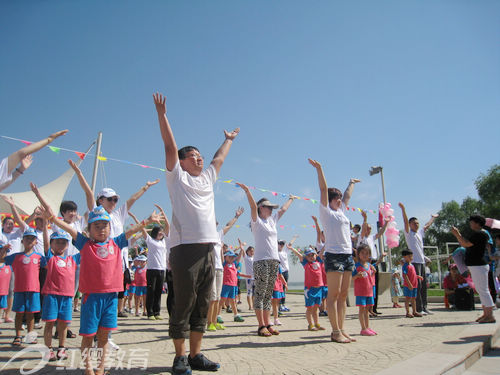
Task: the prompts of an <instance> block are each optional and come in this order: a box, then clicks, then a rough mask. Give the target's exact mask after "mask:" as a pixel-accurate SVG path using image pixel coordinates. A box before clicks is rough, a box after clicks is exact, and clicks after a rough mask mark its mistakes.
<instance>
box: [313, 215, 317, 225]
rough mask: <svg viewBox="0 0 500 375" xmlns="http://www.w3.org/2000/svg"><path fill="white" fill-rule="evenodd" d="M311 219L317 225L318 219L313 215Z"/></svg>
mask: <svg viewBox="0 0 500 375" xmlns="http://www.w3.org/2000/svg"><path fill="white" fill-rule="evenodd" d="M311 217H312V219H313V221H314V222H315V223H317V222H318V218H317V217H316V216H314V215H313V216H311Z"/></svg>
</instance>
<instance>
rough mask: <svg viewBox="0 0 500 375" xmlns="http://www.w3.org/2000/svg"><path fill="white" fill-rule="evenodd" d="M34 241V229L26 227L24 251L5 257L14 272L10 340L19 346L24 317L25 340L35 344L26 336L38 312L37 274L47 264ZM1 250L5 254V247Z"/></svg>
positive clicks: (32, 326)
mask: <svg viewBox="0 0 500 375" xmlns="http://www.w3.org/2000/svg"><path fill="white" fill-rule="evenodd" d="M36 242H37V233H36V231H35V230H34V229H33V228H30V227H28V228H27V229H26V230H25V231H24V233H23V239H22V241H21V243H22V245H23V247H24V251H23V252H22V253H15V254H11V255H9V256H8V257H6V258H5V264H6V265H8V266H12V269H13V271H14V274H15V279H14V303H13V304H12V311H14V312H15V313H16V320H15V329H16V336H15V337H14V341H13V342H12V345H14V346H21V330H22V324H23V319H24V318H26V325H27V328H28V335H27V336H26V338H27V340H26V341H31V343H33V344H36V339H34V340H28V338H29V337H31V336H32V335H33V334H31V335H30V333H31V332H33V329H34V325H35V317H34V313H36V312H40V281H39V278H38V275H39V273H40V268H41V267H45V266H46V265H47V262H46V259H45V257H44V256H43V255H42V254H39V253H37V252H35V245H36ZM1 250H2V251H3V253H4V254H5V252H6V250H5V247H3V248H2V249H1ZM35 334H36V333H35Z"/></svg>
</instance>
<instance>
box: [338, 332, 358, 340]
mask: <svg viewBox="0 0 500 375" xmlns="http://www.w3.org/2000/svg"><path fill="white" fill-rule="evenodd" d="M340 333H342V336H344V337H345V338H346V339H347V340H350V341H352V342H356V341H357V340H356V339H355V338H353V337H351V336H349V334H348V333H345V331H344V330H343V329H341V330H340Z"/></svg>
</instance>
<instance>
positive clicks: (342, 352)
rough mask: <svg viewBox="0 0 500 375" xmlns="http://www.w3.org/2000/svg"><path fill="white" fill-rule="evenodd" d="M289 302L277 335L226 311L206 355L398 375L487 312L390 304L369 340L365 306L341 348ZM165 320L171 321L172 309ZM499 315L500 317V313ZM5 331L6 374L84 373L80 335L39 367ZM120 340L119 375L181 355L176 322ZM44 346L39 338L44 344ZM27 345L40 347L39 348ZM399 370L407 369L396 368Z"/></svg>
mask: <svg viewBox="0 0 500 375" xmlns="http://www.w3.org/2000/svg"><path fill="white" fill-rule="evenodd" d="M287 304H288V306H289V307H290V308H291V312H289V313H286V316H284V317H282V318H281V321H282V323H283V326H281V327H280V330H281V334H280V335H279V336H273V337H269V338H267V337H259V336H257V335H256V330H257V321H256V319H255V317H254V316H253V314H252V313H251V312H250V311H248V309H247V306H246V303H243V304H242V305H239V306H240V307H241V308H242V310H243V312H242V316H243V317H244V318H245V322H243V323H235V322H233V321H232V314H228V313H225V312H223V318H224V319H225V320H226V324H225V325H226V327H227V328H226V330H224V331H217V332H208V333H206V335H205V338H204V343H203V352H204V353H205V354H206V355H207V356H208V357H209V358H210V359H212V360H215V361H220V363H221V369H220V370H219V372H218V373H219V374H232V375H234V374H287V375H288V374H314V375H318V374H366V373H376V372H378V371H384V370H385V371H384V373H391V372H392V371H391V368H392V367H393V366H396V367H397V365H398V364H400V365H403V366H404V363H405V362H404V361H407V360H411V359H412V358H416V357H418V355H419V354H422V353H429V352H432V348H433V347H434V346H435V345H437V344H440V345H443V343H444V344H445V345H447V346H449V348H450V351H452V352H453V350H454V348H458V347H459V346H460V344H461V342H462V341H461V340H460V339H459V338H461V337H462V336H463V332H466V330H467V329H468V328H469V329H470V327H471V325H472V323H471V322H473V321H474V320H475V318H476V317H477V316H478V314H479V312H478V311H469V312H467V311H465V312H457V311H447V310H445V309H444V307H443V306H442V304H431V305H430V309H432V311H433V312H434V314H433V315H429V316H426V317H423V318H413V319H408V318H405V317H404V309H393V308H392V307H391V306H388V305H382V306H380V307H379V311H381V312H382V313H383V315H381V316H380V317H378V318H375V319H373V320H372V322H371V326H372V328H373V329H374V330H376V331H377V332H378V333H379V335H378V336H375V337H362V336H359V331H360V327H359V322H358V320H357V309H356V307H349V308H348V312H347V319H346V328H347V331H348V332H349V333H350V334H352V335H353V337H355V338H356V339H357V342H355V343H350V344H336V343H332V342H331V341H330V332H331V329H330V328H328V327H329V322H328V318H327V317H321V318H320V322H321V324H322V325H323V326H325V327H326V328H327V330H326V331H318V332H309V331H308V330H307V323H306V320H305V315H304V311H305V308H304V299H303V296H302V295H299V294H296V295H288V296H287ZM163 316H164V317H165V318H166V316H167V314H166V310H165V311H164V312H163ZM497 318H499V320H500V314H499V316H498V317H497ZM78 322H79V314H78V313H75V316H74V323H73V326H72V329H73V331H75V332H77V331H78ZM474 325H475V326H477V325H476V324H474ZM489 329H490V330H493V329H496V325H490V327H489ZM0 330H1V331H2V333H1V335H0V374H2V375H3V374H8V375H10V374H19V373H22V372H21V368H22V366H24V373H28V372H29V370H30V369H34V370H33V371H32V372H30V373H32V374H71V375H72V374H81V373H83V371H82V370H81V369H78V368H79V366H80V352H79V350H78V348H79V345H80V338H76V339H69V340H68V343H67V346H68V347H69V348H70V349H72V352H71V357H70V359H69V360H66V361H64V362H61V363H58V362H54V363H49V364H47V365H45V366H41V368H40V369H36V366H37V364H40V357H41V356H40V354H39V353H38V352H36V351H30V352H21V349H17V348H13V347H11V345H10V342H11V341H12V339H13V335H14V331H13V325H12V324H5V323H2V324H0ZM42 332H43V330H42V329H40V330H38V333H39V335H41V334H42ZM113 339H114V341H115V342H116V343H117V344H119V345H120V350H119V351H118V352H114V353H113V356H112V357H111V362H110V370H111V373H112V374H129V375H135V374H168V373H169V371H170V366H171V364H172V361H173V357H174V351H173V345H172V342H171V340H170V339H169V337H168V319H165V320H163V321H156V322H154V321H153V322H151V321H149V320H146V319H145V318H142V317H141V318H136V317H130V318H124V319H119V330H118V331H117V332H116V333H114V334H113ZM42 341H43V339H42V338H41V337H39V342H40V343H42ZM54 344H56V343H54ZM26 348H28V349H34V346H33V345H28V346H25V350H26ZM438 358H439V355H438ZM443 358H445V357H443ZM424 361H425V358H424ZM41 365H43V363H42V364H41ZM144 366H146V367H147V368H146V369H144V368H143V367H144ZM394 373H400V372H399V371H398V370H397V369H396V368H395V370H394ZM499 373H500V371H499ZM421 374H423V373H421Z"/></svg>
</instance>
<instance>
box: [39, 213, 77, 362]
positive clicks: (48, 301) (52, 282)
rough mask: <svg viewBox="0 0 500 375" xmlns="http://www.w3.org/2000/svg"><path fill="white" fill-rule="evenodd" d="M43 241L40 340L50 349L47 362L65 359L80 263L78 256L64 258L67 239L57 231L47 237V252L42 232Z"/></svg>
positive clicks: (65, 234)
mask: <svg viewBox="0 0 500 375" xmlns="http://www.w3.org/2000/svg"><path fill="white" fill-rule="evenodd" d="M48 218H49V217H48V216H47V219H48ZM44 237H45V241H44V247H46V249H47V251H46V254H47V255H46V259H47V277H46V279H45V284H44V286H43V288H42V294H43V296H44V300H43V305H42V320H43V321H44V322H45V329H44V332H43V337H44V342H45V345H46V346H47V347H48V348H49V356H48V358H47V360H49V361H56V360H58V359H66V358H68V355H67V354H66V349H65V345H64V344H65V341H66V337H67V336H66V335H67V330H68V325H69V323H71V320H72V316H71V315H72V307H73V306H72V299H73V295H74V294H75V277H76V268H77V265H78V264H79V263H80V254H75V255H65V253H66V252H67V250H68V246H69V241H70V236H69V234H68V233H66V232H63V231H62V230H60V229H59V230H58V231H56V232H53V233H52V234H51V235H50V248H49V238H48V237H49V236H48V232H47V230H45V231H44ZM56 321H57V332H58V337H59V348H58V350H57V355H56V354H55V353H54V352H53V350H52V329H53V328H54V324H55V322H56Z"/></svg>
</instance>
